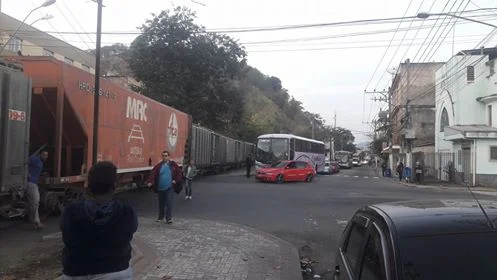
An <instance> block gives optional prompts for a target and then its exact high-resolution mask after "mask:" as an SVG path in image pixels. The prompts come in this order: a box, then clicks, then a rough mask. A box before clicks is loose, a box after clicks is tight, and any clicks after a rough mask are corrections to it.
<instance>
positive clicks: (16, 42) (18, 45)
mask: <svg viewBox="0 0 497 280" xmlns="http://www.w3.org/2000/svg"><path fill="white" fill-rule="evenodd" d="M7 49H8V50H9V51H13V52H15V53H17V52H19V51H21V50H22V40H21V39H19V38H17V37H11V39H10V42H9V45H8V46H7Z"/></svg>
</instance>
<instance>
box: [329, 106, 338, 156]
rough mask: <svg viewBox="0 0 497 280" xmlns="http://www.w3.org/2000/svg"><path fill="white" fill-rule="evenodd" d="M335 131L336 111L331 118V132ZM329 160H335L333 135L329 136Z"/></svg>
mask: <svg viewBox="0 0 497 280" xmlns="http://www.w3.org/2000/svg"><path fill="white" fill-rule="evenodd" d="M336 129H337V111H336V110H335V116H334V117H333V132H335V131H336ZM330 136H331V139H330V160H332V159H335V138H334V137H333V134H331V135H330Z"/></svg>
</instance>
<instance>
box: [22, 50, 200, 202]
mask: <svg viewBox="0 0 497 280" xmlns="http://www.w3.org/2000/svg"><path fill="white" fill-rule="evenodd" d="M16 60H17V61H18V62H19V63H20V64H21V65H22V68H23V69H24V73H25V75H26V76H28V77H29V78H30V79H31V83H32V85H31V86H32V95H31V99H32V100H31V109H30V110H27V111H30V112H31V117H30V120H31V124H30V139H29V144H30V147H29V152H30V153H33V152H34V151H36V150H37V149H39V148H41V147H44V148H45V149H47V150H48V152H49V160H48V161H47V163H46V164H45V165H46V170H44V171H46V172H47V174H46V176H44V177H43V178H42V181H41V182H40V184H41V185H45V186H47V187H49V191H47V192H44V197H43V198H42V202H45V204H47V205H50V206H53V205H54V204H57V201H60V200H61V199H60V195H62V194H64V195H65V196H67V195H74V194H73V193H72V192H71V190H74V187H78V188H77V189H79V190H81V189H82V188H81V187H82V186H83V183H84V181H85V174H86V173H87V171H88V167H89V166H91V165H92V153H93V143H92V139H93V99H94V76H93V75H91V74H89V73H87V72H85V71H83V70H80V69H78V68H76V67H74V66H71V65H69V64H67V63H64V62H61V61H58V60H56V59H54V58H50V57H18V58H16ZM100 88H101V89H100V92H99V95H100V106H99V107H100V109H99V112H100V114H99V128H98V160H109V161H112V162H114V163H115V164H116V166H117V167H118V173H119V181H120V184H119V186H120V187H122V189H127V188H129V187H130V186H131V185H132V184H133V183H137V182H141V181H142V180H143V178H144V177H145V176H147V175H148V174H149V172H150V170H151V169H152V167H153V165H154V164H156V163H157V162H158V161H159V160H160V157H161V152H162V151H163V150H168V151H169V152H170V154H171V159H172V160H175V161H177V162H178V163H183V161H184V156H185V149H186V148H187V147H186V145H185V144H186V141H187V137H188V134H189V127H190V122H191V117H190V116H189V115H188V114H186V113H183V112H181V111H179V110H176V109H174V108H172V107H169V106H166V105H164V104H161V103H159V102H157V101H154V100H152V99H150V98H147V97H146V96H143V95H140V94H138V93H135V92H133V91H131V90H129V89H126V88H124V87H121V86H120V85H117V84H114V83H112V82H110V81H108V80H105V79H102V80H101V82H100ZM12 93H13V92H12ZM23 94H24V95H26V94H29V91H28V92H27V93H23ZM68 187H71V188H70V189H67V188H68ZM122 189H119V190H122ZM119 190H118V191H119ZM76 194H79V192H76ZM50 202H52V203H50Z"/></svg>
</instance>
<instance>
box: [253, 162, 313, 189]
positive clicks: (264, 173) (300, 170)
mask: <svg viewBox="0 0 497 280" xmlns="http://www.w3.org/2000/svg"><path fill="white" fill-rule="evenodd" d="M314 176H316V170H315V169H314V167H313V166H312V165H310V164H309V163H307V162H305V161H297V160H283V161H278V162H276V163H273V164H272V165H271V166H270V167H265V168H260V169H258V170H257V173H256V174H255V178H256V179H257V180H260V181H266V182H276V183H284V182H290V181H306V182H311V181H312V179H313V178H314Z"/></svg>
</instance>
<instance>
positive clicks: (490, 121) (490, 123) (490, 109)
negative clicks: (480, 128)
mask: <svg viewBox="0 0 497 280" xmlns="http://www.w3.org/2000/svg"><path fill="white" fill-rule="evenodd" d="M487 112H488V126H492V105H488V111H487Z"/></svg>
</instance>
